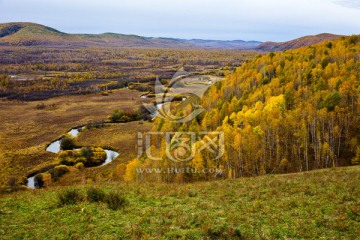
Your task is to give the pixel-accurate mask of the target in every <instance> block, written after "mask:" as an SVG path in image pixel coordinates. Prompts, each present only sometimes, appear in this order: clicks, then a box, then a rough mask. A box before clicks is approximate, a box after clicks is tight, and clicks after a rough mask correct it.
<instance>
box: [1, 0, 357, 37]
mask: <svg viewBox="0 0 360 240" xmlns="http://www.w3.org/2000/svg"><path fill="white" fill-rule="evenodd" d="M0 22H1V23H4V22H35V23H40V24H44V25H47V26H50V27H53V28H56V29H58V30H60V31H62V32H67V33H104V32H115V33H124V34H136V35H141V36H150V37H176V38H186V39H193V38H202V39H221V40H235V39H241V40H259V41H268V40H270V41H287V40H291V39H294V38H297V37H301V36H304V35H314V34H318V33H324V32H327V33H335V34H344V35H351V34H360V0H101V1H91V0H0Z"/></svg>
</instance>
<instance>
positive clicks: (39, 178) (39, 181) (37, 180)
mask: <svg viewBox="0 0 360 240" xmlns="http://www.w3.org/2000/svg"><path fill="white" fill-rule="evenodd" d="M34 185H35V188H41V187H43V186H44V181H43V176H42V174H41V173H39V174H36V175H35V177H34Z"/></svg>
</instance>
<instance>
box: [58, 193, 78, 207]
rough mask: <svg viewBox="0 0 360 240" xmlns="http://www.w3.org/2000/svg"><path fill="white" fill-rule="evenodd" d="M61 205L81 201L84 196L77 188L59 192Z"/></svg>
mask: <svg viewBox="0 0 360 240" xmlns="http://www.w3.org/2000/svg"><path fill="white" fill-rule="evenodd" d="M58 200H59V205H60V206H64V205H71V204H76V203H78V202H81V201H82V200H83V196H82V195H81V194H80V193H79V192H78V190H76V189H66V190H63V191H62V192H60V193H59V194H58Z"/></svg>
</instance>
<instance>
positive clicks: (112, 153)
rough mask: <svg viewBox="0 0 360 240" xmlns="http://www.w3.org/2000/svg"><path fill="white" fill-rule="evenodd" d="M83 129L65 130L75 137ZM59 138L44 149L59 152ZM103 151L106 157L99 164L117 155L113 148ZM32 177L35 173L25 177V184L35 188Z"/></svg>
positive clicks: (110, 160) (108, 161) (106, 162)
mask: <svg viewBox="0 0 360 240" xmlns="http://www.w3.org/2000/svg"><path fill="white" fill-rule="evenodd" d="M83 129H85V127H78V128H73V129H71V130H70V131H69V132H67V134H69V135H71V136H73V137H77V136H78V135H79V133H80V132H81V131H82V130H83ZM61 140H62V138H61V139H58V140H56V141H54V142H52V143H50V144H49V146H48V147H47V148H46V151H48V152H52V153H58V152H60V151H61V149H60V144H61ZM104 151H105V153H106V159H105V162H104V163H103V164H101V165H100V166H104V165H106V164H108V163H110V162H112V161H113V160H114V159H115V158H116V157H117V156H119V153H118V152H115V151H113V150H110V149H104ZM34 178H35V175H34V176H31V177H28V179H27V180H28V182H27V184H26V185H27V187H28V188H32V189H35V181H34Z"/></svg>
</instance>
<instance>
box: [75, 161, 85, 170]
mask: <svg viewBox="0 0 360 240" xmlns="http://www.w3.org/2000/svg"><path fill="white" fill-rule="evenodd" d="M75 167H76V168H77V169H79V170H80V169H84V168H85V166H84V164H83V163H82V162H78V163H77V164H75Z"/></svg>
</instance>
